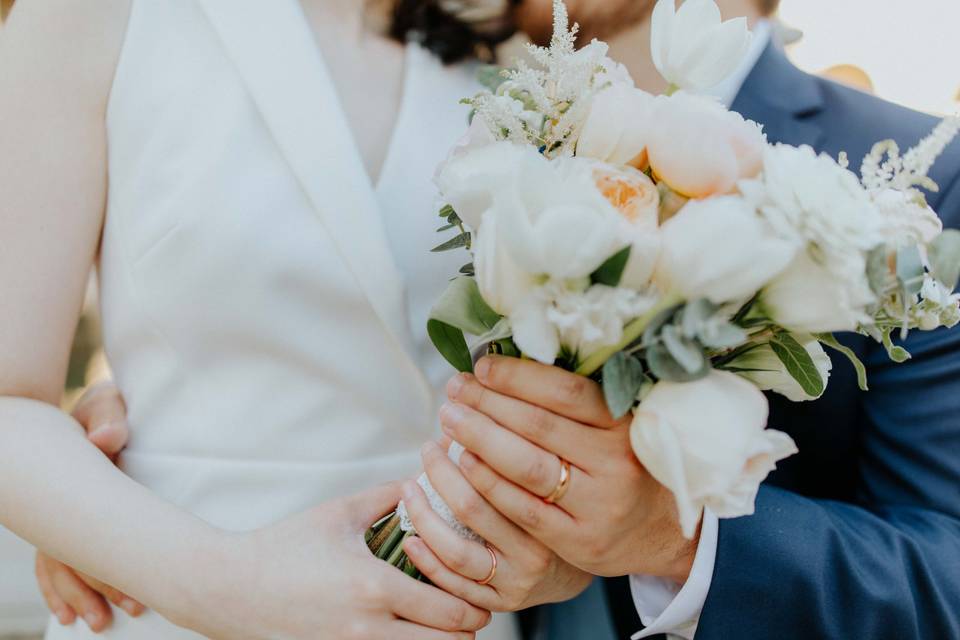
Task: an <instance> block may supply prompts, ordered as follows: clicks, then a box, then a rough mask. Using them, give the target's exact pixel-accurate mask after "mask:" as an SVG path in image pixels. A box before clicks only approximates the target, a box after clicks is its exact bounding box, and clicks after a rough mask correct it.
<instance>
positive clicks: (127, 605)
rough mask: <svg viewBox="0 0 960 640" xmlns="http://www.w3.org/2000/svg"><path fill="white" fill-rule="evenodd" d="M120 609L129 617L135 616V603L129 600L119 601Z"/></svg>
mask: <svg viewBox="0 0 960 640" xmlns="http://www.w3.org/2000/svg"><path fill="white" fill-rule="evenodd" d="M120 607H121V608H122V609H123V610H124V611H126V612H127V613H129V614H130V615H131V616H134V615H136V614H137V603H136V602H134V601H133V600H131V599H130V598H124V599H123V600H121V601H120Z"/></svg>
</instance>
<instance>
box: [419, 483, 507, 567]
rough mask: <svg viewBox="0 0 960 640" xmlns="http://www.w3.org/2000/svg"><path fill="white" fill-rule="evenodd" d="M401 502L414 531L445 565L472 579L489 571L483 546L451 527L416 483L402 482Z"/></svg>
mask: <svg viewBox="0 0 960 640" xmlns="http://www.w3.org/2000/svg"><path fill="white" fill-rule="evenodd" d="M403 504H404V506H406V508H407V514H408V515H409V516H410V521H411V522H413V526H414V527H415V528H416V530H417V534H418V535H419V536H420V537H421V538H422V539H423V541H424V542H425V543H426V544H427V546H429V547H430V548H431V549H432V550H433V552H434V553H435V554H436V555H437V556H438V557H439V558H440V560H441V561H442V562H443V563H444V564H445V565H446V566H448V567H450V569H452V570H453V571H456V572H457V573H459V574H460V575H462V576H466V577H467V578H470V579H471V580H483V579H484V578H485V577H486V576H487V574H488V573H490V554H489V553H488V552H487V550H486V548H485V547H484V546H483V545H482V544H480V543H478V542H474V541H472V540H466V539H465V538H462V537H460V535H458V534H457V532H456V531H454V530H453V529H451V528H450V525H448V524H447V523H446V522H445V521H444V520H443V518H441V517H440V516H439V515H437V513H436V512H435V511H434V510H433V509H432V508H431V507H430V503H429V502H428V501H427V497H426V495H425V494H424V493H423V490H422V489H421V488H420V486H419V485H417V484H416V483H415V482H408V483H407V484H405V485H404V488H403Z"/></svg>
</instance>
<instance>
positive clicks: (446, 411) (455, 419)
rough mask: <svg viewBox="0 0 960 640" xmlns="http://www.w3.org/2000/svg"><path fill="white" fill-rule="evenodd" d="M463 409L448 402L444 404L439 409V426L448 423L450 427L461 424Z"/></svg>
mask: <svg viewBox="0 0 960 640" xmlns="http://www.w3.org/2000/svg"><path fill="white" fill-rule="evenodd" d="M463 417H464V413H463V407H461V406H460V405H458V404H453V403H450V402H447V403H445V404H444V405H443V406H442V407H440V424H441V425H443V424H444V423H448V424H450V425H451V426H455V425H458V424H460V423H461V422H463Z"/></svg>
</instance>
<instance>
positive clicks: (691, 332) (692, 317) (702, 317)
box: [680, 298, 717, 338]
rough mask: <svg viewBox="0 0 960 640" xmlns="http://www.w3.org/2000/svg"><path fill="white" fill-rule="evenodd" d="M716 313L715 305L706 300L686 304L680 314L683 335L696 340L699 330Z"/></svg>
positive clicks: (701, 299)
mask: <svg viewBox="0 0 960 640" xmlns="http://www.w3.org/2000/svg"><path fill="white" fill-rule="evenodd" d="M716 313H717V305H715V304H713V303H712V302H710V301H709V300H707V299H706V298H700V299H698V300H694V301H692V302H688V303H687V305H686V306H685V307H684V308H683V311H682V312H681V315H682V320H681V325H680V326H681V327H682V328H683V335H685V336H686V337H688V338H696V337H697V334H698V333H700V330H701V328H702V327H703V325H704V324H706V323H707V321H709V320H710V318H712V317H713V316H714V315H716Z"/></svg>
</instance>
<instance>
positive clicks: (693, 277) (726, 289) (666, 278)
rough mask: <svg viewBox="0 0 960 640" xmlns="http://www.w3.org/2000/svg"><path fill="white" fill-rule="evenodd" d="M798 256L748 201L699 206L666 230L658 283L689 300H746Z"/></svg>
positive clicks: (714, 201)
mask: <svg viewBox="0 0 960 640" xmlns="http://www.w3.org/2000/svg"><path fill="white" fill-rule="evenodd" d="M796 251H797V248H796V244H795V243H793V242H791V241H789V240H784V239H783V238H781V237H779V236H777V235H776V234H774V233H773V231H772V229H771V228H770V225H769V224H767V222H766V221H765V220H764V219H763V218H761V217H760V216H758V215H757V213H756V211H755V210H754V209H753V208H752V207H751V206H750V205H749V204H748V203H747V202H745V201H744V200H743V199H742V198H739V197H737V196H724V197H717V198H709V199H707V200H694V201H691V202H689V203H688V204H687V205H686V206H685V207H683V208H682V209H681V210H680V211H679V212H678V213H677V214H676V215H674V216H673V217H672V218H670V219H669V220H667V222H665V223H664V224H663V227H661V247H660V260H659V262H658V264H657V269H656V273H655V275H654V280H655V281H656V283H657V285H658V286H659V287H660V289H661V290H662V291H664V292H665V293H673V294H678V295H680V296H681V297H683V299H685V300H696V299H698V298H708V299H709V300H710V301H711V302H714V303H717V304H721V303H724V302H732V301H737V300H745V299H747V298H750V297H751V296H753V295H754V294H755V293H756V292H757V291H758V290H760V289H761V288H762V287H763V285H764V284H766V283H767V282H769V281H770V280H772V279H773V278H774V277H776V276H777V274H779V273H780V272H781V271H783V269H784V268H785V267H786V266H787V265H788V264H790V261H791V260H792V259H793V256H794V254H795V253H796Z"/></svg>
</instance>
